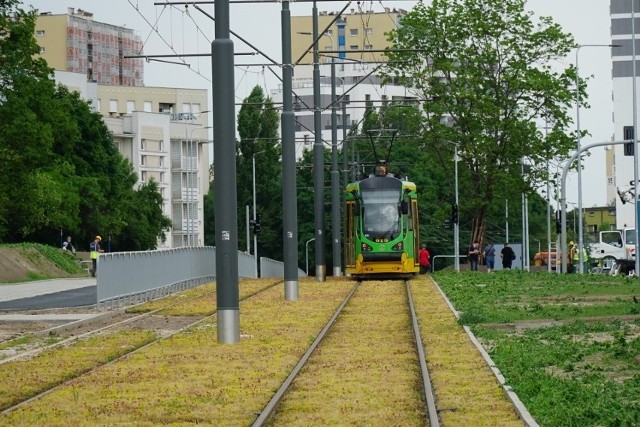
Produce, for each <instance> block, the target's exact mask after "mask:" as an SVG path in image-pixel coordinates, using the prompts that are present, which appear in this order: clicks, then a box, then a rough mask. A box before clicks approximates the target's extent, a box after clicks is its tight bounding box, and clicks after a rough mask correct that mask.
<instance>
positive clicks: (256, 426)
mask: <svg viewBox="0 0 640 427" xmlns="http://www.w3.org/2000/svg"><path fill="white" fill-rule="evenodd" d="M360 283H361V282H360V281H358V282H357V283H356V285H355V286H354V287H353V289H351V292H349V294H348V295H347V296H346V297H345V298H344V299H343V300H342V303H340V305H339V306H338V308H337V309H336V311H335V312H334V313H333V316H331V319H329V321H328V322H327V324H326V325H324V328H322V330H321V331H320V333H319V334H318V336H317V337H316V339H315V340H314V341H313V343H312V344H311V346H310V347H309V348H308V349H307V351H306V352H305V353H304V354H303V355H302V357H301V358H300V360H299V361H298V363H297V364H296V366H295V367H294V368H293V370H292V371H291V373H290V374H289V376H288V377H287V379H286V380H284V382H283V383H282V385H281V386H280V388H279V389H278V391H277V392H276V393H275V394H274V395H273V397H272V398H271V400H269V402H268V403H267V405H266V406H265V407H264V408H263V409H262V411H261V412H260V415H259V416H258V418H257V419H256V420H255V422H254V423H253V424H252V426H253V427H260V426H263V425H265V423H266V422H267V421H268V420H269V418H270V417H271V416H272V415H273V413H274V412H275V410H276V408H277V407H278V404H279V403H280V401H281V400H282V398H283V397H284V395H285V393H286V392H287V390H289V387H291V384H292V383H293V380H295V379H296V377H297V376H298V374H299V373H300V371H301V370H302V368H304V366H305V365H306V364H307V361H308V360H309V358H310V357H311V354H312V353H313V352H314V351H315V349H316V347H318V344H320V342H321V341H322V340H323V339H324V336H325V335H326V333H327V332H328V331H329V329H331V327H332V326H333V324H334V323H335V321H336V319H337V318H338V316H339V315H340V313H341V312H342V310H343V309H344V307H345V305H347V303H348V302H349V300H350V299H351V297H352V296H353V294H354V293H355V292H356V290H357V289H358V287H359V286H360Z"/></svg>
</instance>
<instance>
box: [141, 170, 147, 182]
mask: <svg viewBox="0 0 640 427" xmlns="http://www.w3.org/2000/svg"><path fill="white" fill-rule="evenodd" d="M140 181H142V182H146V181H147V171H142V172H140Z"/></svg>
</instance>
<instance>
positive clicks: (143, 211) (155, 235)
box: [115, 180, 172, 251]
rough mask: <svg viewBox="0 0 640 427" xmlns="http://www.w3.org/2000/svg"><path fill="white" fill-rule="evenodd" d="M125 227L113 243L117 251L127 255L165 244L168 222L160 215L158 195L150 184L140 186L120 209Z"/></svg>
mask: <svg viewBox="0 0 640 427" xmlns="http://www.w3.org/2000/svg"><path fill="white" fill-rule="evenodd" d="M122 208H123V211H124V212H125V213H126V224H125V226H124V227H123V229H122V231H121V232H120V234H119V236H118V237H117V238H116V239H115V245H116V248H117V247H124V248H127V250H130V251H140V250H147V249H155V248H156V247H157V246H158V240H160V241H164V240H166V234H165V232H166V231H168V230H169V229H170V228H171V225H172V224H171V220H170V219H169V218H167V217H166V216H164V215H163V213H162V195H161V194H160V192H159V186H158V183H157V182H155V181H154V180H151V181H150V182H148V183H146V184H143V185H141V186H140V187H139V188H138V190H137V191H135V192H133V193H132V194H131V197H129V198H128V200H127V201H126V202H124V206H122Z"/></svg>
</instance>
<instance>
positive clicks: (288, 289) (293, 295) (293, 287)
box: [284, 280, 298, 301]
mask: <svg viewBox="0 0 640 427" xmlns="http://www.w3.org/2000/svg"><path fill="white" fill-rule="evenodd" d="M284 299H286V300H287V301H298V281H297V280H290V281H285V282H284Z"/></svg>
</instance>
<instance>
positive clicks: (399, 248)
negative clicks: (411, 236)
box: [391, 242, 404, 252]
mask: <svg viewBox="0 0 640 427" xmlns="http://www.w3.org/2000/svg"><path fill="white" fill-rule="evenodd" d="M391 250H392V251H397V252H402V251H403V250H404V245H403V244H402V242H398V243H396V244H395V245H393V247H392V248H391Z"/></svg>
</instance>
